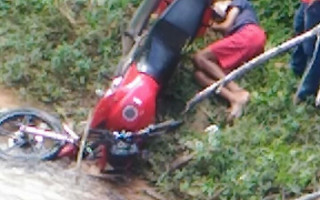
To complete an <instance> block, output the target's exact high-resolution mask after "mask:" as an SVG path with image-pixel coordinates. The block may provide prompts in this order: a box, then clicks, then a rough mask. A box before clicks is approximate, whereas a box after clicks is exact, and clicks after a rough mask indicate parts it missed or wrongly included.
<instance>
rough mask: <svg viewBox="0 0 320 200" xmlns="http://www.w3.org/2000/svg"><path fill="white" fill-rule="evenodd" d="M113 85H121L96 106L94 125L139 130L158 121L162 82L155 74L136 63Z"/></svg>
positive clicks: (92, 123)
mask: <svg viewBox="0 0 320 200" xmlns="http://www.w3.org/2000/svg"><path fill="white" fill-rule="evenodd" d="M119 82H120V83H119ZM113 84H114V85H118V86H116V88H112V87H111V88H110V89H109V90H107V92H106V94H105V96H104V97H103V98H102V99H101V100H100V101H99V102H98V104H97V106H96V107H95V110H94V113H93V119H92V122H91V125H90V127H91V128H104V129H108V130H113V131H116V130H117V131H121V130H127V131H137V130H140V129H142V128H145V127H146V126H148V125H149V124H151V123H154V120H155V112H156V97H157V93H158V90H159V85H158V83H157V82H156V81H155V80H154V79H153V78H152V77H150V76H148V75H147V74H144V73H141V72H139V71H138V70H137V68H136V65H135V64H133V65H132V66H131V67H130V68H129V69H128V71H127V73H126V74H125V76H124V77H123V79H121V77H118V78H116V79H114V81H113Z"/></svg>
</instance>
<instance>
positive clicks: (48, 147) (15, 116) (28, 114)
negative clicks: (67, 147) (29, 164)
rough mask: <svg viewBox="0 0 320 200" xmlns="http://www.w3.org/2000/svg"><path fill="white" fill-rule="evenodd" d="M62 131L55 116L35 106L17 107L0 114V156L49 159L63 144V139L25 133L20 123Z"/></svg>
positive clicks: (4, 157)
mask: <svg viewBox="0 0 320 200" xmlns="http://www.w3.org/2000/svg"><path fill="white" fill-rule="evenodd" d="M21 125H25V126H32V127H35V128H39V129H43V130H49V131H54V132H56V133H60V134H63V127H62V124H61V122H60V120H59V119H57V118H56V117H54V116H52V115H50V114H48V113H47V112H44V111H42V110H38V109H35V108H17V109H13V110H9V111H6V112H4V113H1V114H0V158H2V159H6V160H10V159H19V160H31V159H32V160H51V159H54V158H55V157H56V155H57V154H58V153H59V151H60V149H61V148H62V146H63V145H64V142H63V141H58V140H54V139H51V138H46V137H43V136H40V135H34V134H28V133H25V132H23V131H21V130H20V126H21Z"/></svg>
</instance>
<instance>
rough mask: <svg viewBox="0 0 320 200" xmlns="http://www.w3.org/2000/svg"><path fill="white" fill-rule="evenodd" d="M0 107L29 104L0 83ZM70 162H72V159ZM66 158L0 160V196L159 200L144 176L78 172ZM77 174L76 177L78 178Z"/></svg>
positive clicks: (13, 198) (12, 199) (42, 199)
mask: <svg viewBox="0 0 320 200" xmlns="http://www.w3.org/2000/svg"><path fill="white" fill-rule="evenodd" d="M0 91H1V95H0V110H2V109H10V108H15V107H25V106H29V107H30V106H33V107H37V108H44V106H43V105H41V104H39V103H38V102H34V101H32V100H25V99H22V98H20V97H19V94H18V93H17V92H16V91H14V90H13V89H10V88H5V87H3V86H0ZM73 164H74V163H73ZM71 166H72V164H71V165H70V162H68V161H64V160H60V161H54V162H40V163H34V162H30V163H28V162H23V163H21V162H12V161H4V160H0V171H1V173H0V188H1V190H0V197H1V198H0V199H7V200H163V199H166V198H164V197H162V196H160V195H159V194H158V193H156V191H155V189H154V188H152V187H151V186H150V185H149V184H148V183H147V182H146V181H145V180H142V179H140V178H137V177H125V178H122V181H115V180H116V179H114V178H111V179H109V178H105V177H103V178H101V177H100V178H97V177H94V176H89V175H87V174H86V172H84V171H82V172H81V175H80V176H79V173H77V171H75V170H74V168H73V167H71ZM79 177H80V178H79Z"/></svg>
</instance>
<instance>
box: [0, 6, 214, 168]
mask: <svg viewBox="0 0 320 200" xmlns="http://www.w3.org/2000/svg"><path fill="white" fill-rule="evenodd" d="M211 1H212V0H174V1H172V0H170V1H169V0H145V1H144V2H143V3H142V4H141V5H140V7H139V8H138V10H137V12H136V14H135V16H134V17H133V20H132V22H131V23H130V25H129V28H128V30H127V32H126V33H125V34H124V35H125V39H124V41H125V42H124V43H125V45H124V46H125V53H126V54H127V56H126V57H125V58H124V59H122V60H121V62H120V64H119V67H118V70H117V72H116V76H115V78H114V79H113V81H112V83H111V87H110V88H109V89H107V90H106V92H104V94H103V96H102V97H101V99H100V100H99V102H98V103H97V105H96V106H95V108H94V111H93V113H92V118H91V120H90V123H89V127H88V133H89V137H91V138H92V137H93V138H95V139H94V140H93V142H87V143H86V146H85V148H84V152H83V154H82V155H83V156H85V157H87V158H92V157H94V158H99V163H100V164H99V167H100V169H101V170H103V169H104V168H105V165H106V163H109V164H111V165H112V166H113V167H115V168H121V169H123V168H125V169H126V168H128V167H129V166H130V165H131V164H132V158H133V157H134V156H135V155H137V154H139V152H140V150H141V144H142V143H143V141H144V140H145V138H146V137H149V136H152V135H158V134H159V133H163V132H166V131H168V130H169V129H171V128H174V127H177V126H178V125H179V124H181V121H175V120H171V121H167V122H163V123H159V124H155V121H156V107H157V105H156V99H157V97H158V94H159V91H160V90H161V89H162V87H163V85H164V84H165V83H166V82H167V81H168V79H169V78H170V75H172V74H173V71H174V70H175V68H176V66H177V64H178V62H179V60H180V56H181V51H182V48H183V47H185V46H186V45H188V44H190V43H191V42H192V41H193V39H194V38H195V37H197V36H199V35H202V34H203V33H204V31H205V29H206V27H207V26H208V24H209V19H210V17H211V9H210V6H211V4H212V2H211ZM152 13H156V14H157V15H158V18H157V19H156V20H155V22H154V24H153V25H152V26H151V28H150V29H149V30H146V28H145V27H146V25H147V24H148V20H149V19H150V16H151V14H152ZM131 47H132V48H131ZM129 49H130V51H129ZM13 122H14V123H13ZM44 124H46V125H44ZM0 126H1V128H0V139H1V138H5V139H1V140H0V144H1V143H4V144H5V145H1V146H0V153H1V154H0V155H3V156H6V157H21V152H22V151H23V152H24V156H23V157H25V155H27V157H28V158H30V156H31V157H32V156H34V157H39V158H41V159H54V158H57V157H62V156H66V155H70V154H74V153H76V152H77V150H78V148H74V147H78V146H79V140H80V138H79V137H78V136H77V135H76V134H75V133H73V131H72V130H70V129H69V128H68V127H67V126H63V125H62V124H61V123H60V122H59V121H58V120H57V119H55V118H54V117H52V116H49V115H48V114H47V113H44V112H43V111H39V110H34V109H23V110H21V109H20V110H19V109H18V110H13V111H9V112H7V113H5V114H3V115H2V117H0ZM1 136H2V137H1ZM47 140H51V141H54V142H53V143H52V144H50V145H51V146H50V145H49V144H47V142H46V141H47ZM17 147H18V148H17ZM17 149H19V150H18V151H17V152H16V150H17ZM27 149H28V151H27ZM30 149H31V150H30ZM29 151H30V152H29ZM40 151H41V152H42V153H39V152H40ZM37 152H38V153H37ZM13 153H14V155H12V154H13Z"/></svg>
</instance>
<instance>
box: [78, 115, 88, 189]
mask: <svg viewBox="0 0 320 200" xmlns="http://www.w3.org/2000/svg"><path fill="white" fill-rule="evenodd" d="M91 119H92V112H91V111H90V112H89V115H88V119H87V124H86V126H85V128H84V133H83V136H82V137H81V141H80V149H79V151H78V155H77V165H76V172H77V176H76V183H79V178H80V176H81V161H82V157H83V151H84V148H85V145H86V141H87V138H88V135H89V128H90V123H91Z"/></svg>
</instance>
